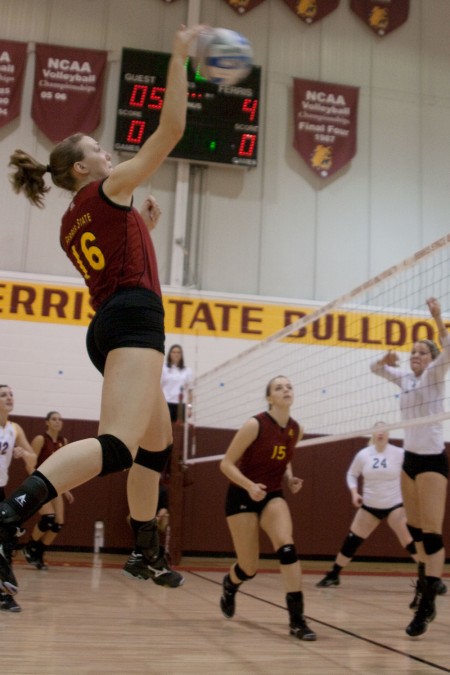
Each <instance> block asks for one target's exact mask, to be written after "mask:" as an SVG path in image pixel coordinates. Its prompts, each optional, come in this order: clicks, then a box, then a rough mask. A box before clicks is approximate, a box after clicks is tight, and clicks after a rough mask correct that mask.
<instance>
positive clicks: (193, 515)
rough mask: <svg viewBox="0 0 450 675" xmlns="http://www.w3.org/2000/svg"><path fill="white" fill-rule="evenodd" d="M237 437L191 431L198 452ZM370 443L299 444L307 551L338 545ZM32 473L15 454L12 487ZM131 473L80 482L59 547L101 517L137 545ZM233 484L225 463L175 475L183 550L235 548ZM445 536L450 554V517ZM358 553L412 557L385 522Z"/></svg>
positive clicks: (80, 431)
mask: <svg viewBox="0 0 450 675" xmlns="http://www.w3.org/2000/svg"><path fill="white" fill-rule="evenodd" d="M12 419H13V420H14V421H16V422H18V423H19V424H21V425H22V427H23V429H24V431H25V433H26V434H27V437H28V438H29V439H30V440H31V439H32V438H33V437H34V436H35V435H36V434H38V433H42V432H43V427H44V425H43V422H42V420H41V419H40V418H39V419H36V418H31V417H19V416H14V417H12ZM174 432H175V433H174V438H175V443H176V446H177V447H176V451H177V452H178V453H180V455H179V456H180V457H181V448H180V445H181V443H182V438H183V433H182V426H179V425H178V426H177V425H175V427H174ZM64 435H65V436H66V437H67V438H68V439H69V440H70V441H74V440H77V439H81V438H87V437H90V436H96V435H97V423H96V422H90V421H88V422H86V421H81V420H66V421H65V423H64ZM233 435H234V431H230V430H227V429H200V428H197V429H196V430H195V434H194V433H192V429H191V434H190V437H191V439H193V440H195V444H194V446H195V457H197V458H201V457H208V456H211V455H219V456H220V455H223V454H224V453H225V451H226V448H227V446H228V444H229V442H230V440H231V438H232V437H233ZM394 442H395V441H394ZM366 443H367V441H366V440H365V439H352V440H346V441H341V442H339V443H330V444H328V443H325V444H323V445H316V446H310V447H305V448H300V449H297V451H296V453H295V456H294V460H293V468H294V474H295V475H296V476H299V477H301V478H303V480H304V484H303V488H302V490H301V491H300V492H299V493H298V494H297V495H291V494H290V493H288V492H287V491H286V492H285V494H286V497H287V500H288V503H289V506H290V508H291V513H292V517H293V522H294V540H295V543H296V547H297V550H298V552H299V554H300V556H305V557H308V556H309V557H318V558H319V557H323V558H326V557H334V556H335V555H336V553H337V552H338V551H339V549H340V546H341V544H342V541H343V539H344V537H345V536H346V534H347V533H348V530H349V526H350V523H351V520H352V518H353V514H354V512H355V510H354V508H353V506H352V504H351V501H350V492H349V490H348V488H347V485H346V482H345V474H346V471H347V469H348V467H349V465H350V462H351V460H352V459H353V457H354V455H355V453H356V452H357V451H358V450H360V449H361V448H362V447H364V445H365V444H366ZM447 452H448V448H447ZM177 457H178V455H177ZM176 461H178V460H176ZM25 475H26V474H25V470H24V468H23V463H22V461H21V460H14V461H13V462H12V464H11V470H10V481H9V485H8V486H7V492H9V491H10V490H11V489H12V488H13V487H15V486H16V485H18V484H19V482H20V481H21V480H22V479H23V478H24V477H25ZM126 477H127V474H126V473H125V472H122V473H119V474H113V475H111V476H105V477H103V478H94V479H93V480H92V481H89V482H88V483H86V484H85V485H81V486H80V487H77V488H75V489H74V490H73V494H74V496H75V502H74V504H72V505H67V508H66V526H65V527H64V529H63V530H62V531H61V533H60V535H59V536H58V538H57V540H56V541H55V546H58V547H59V546H60V547H65V548H75V549H76V548H81V549H84V548H90V547H92V546H93V537H94V523H95V521H96V520H102V521H103V522H104V523H105V548H106V549H107V550H125V549H127V550H128V549H130V547H131V546H132V535H131V531H130V529H129V526H128V524H127V522H126V516H127V514H128V507H127V501H126ZM227 485H228V481H227V479H226V478H225V476H224V475H223V474H222V473H221V472H220V469H219V461H208V462H202V463H198V464H195V465H189V466H188V468H187V470H185V471H184V472H183V480H180V476H177V479H176V480H174V481H173V485H170V481H169V496H170V500H171V502H172V504H173V506H174V507H175V506H176V505H177V506H178V504H177V502H178V503H179V506H180V508H182V520H181V522H180V526H179V528H178V529H177V527H176V524H175V523H173V525H174V529H175V532H173V534H176V535H177V537H178V538H179V537H181V545H180V546H178V547H177V549H178V551H179V552H180V553H198V554H200V555H201V554H213V555H226V554H232V551H233V546H232V542H231V537H230V535H229V532H228V529H227V524H226V520H225V515H224V502H225V493H226V489H227ZM174 489H175V490H176V494H175V493H174ZM180 492H181V493H182V494H180ZM449 511H450V491H449V493H448V495H447V513H449ZM174 515H175V514H174ZM35 522H36V516H35V517H34V518H32V519H30V521H28V523H27V524H26V527H27V529H28V531H31V529H32V526H33V525H34V523H35ZM24 539H26V535H25V537H24ZM444 541H446V544H447V552H448V553H449V552H450V519H449V518H447V519H446V522H445V526H444ZM261 552H262V553H263V554H272V553H273V550H272V547H271V544H270V542H269V541H268V539H267V537H266V536H265V535H264V534H262V535H261ZM358 555H361V556H367V557H374V558H378V557H379V558H403V557H404V558H408V557H409V556H408V554H407V552H406V551H404V549H402V547H401V545H400V544H399V542H398V541H397V538H396V536H395V535H394V534H393V533H392V532H391V531H390V530H389V528H388V526H387V525H386V523H385V522H383V523H382V524H381V526H380V527H379V528H378V529H377V531H376V532H375V533H374V534H373V535H372V536H371V537H370V538H369V539H368V541H367V542H365V543H364V544H363V545H362V546H361V548H360V549H359V551H358Z"/></svg>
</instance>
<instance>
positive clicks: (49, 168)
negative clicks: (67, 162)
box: [45, 164, 52, 173]
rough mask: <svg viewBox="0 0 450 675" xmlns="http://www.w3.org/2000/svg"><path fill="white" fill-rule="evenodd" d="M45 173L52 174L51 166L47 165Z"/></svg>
mask: <svg viewBox="0 0 450 675" xmlns="http://www.w3.org/2000/svg"><path fill="white" fill-rule="evenodd" d="M45 171H48V173H51V172H52V167H51V166H50V164H47V166H46V167H45Z"/></svg>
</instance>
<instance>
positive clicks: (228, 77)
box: [193, 28, 253, 86]
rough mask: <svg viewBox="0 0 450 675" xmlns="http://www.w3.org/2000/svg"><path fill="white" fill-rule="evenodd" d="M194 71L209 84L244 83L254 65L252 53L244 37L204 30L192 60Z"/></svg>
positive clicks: (223, 31)
mask: <svg viewBox="0 0 450 675" xmlns="http://www.w3.org/2000/svg"><path fill="white" fill-rule="evenodd" d="M193 66H194V69H195V70H196V72H197V73H198V74H199V75H200V76H201V77H204V78H205V79H206V80H208V82H213V83H214V84H217V85H228V86H232V85H235V84H238V83H239V82H241V80H244V79H245V78H246V77H247V76H248V75H249V74H250V72H251V70H252V66H253V50H252V46H251V44H250V42H249V41H248V40H247V38H246V37H244V36H243V35H241V34H240V33H237V32H236V31H234V30H228V29H227V28H211V29H210V30H207V31H203V32H202V33H201V34H200V36H199V38H198V40H197V49H196V55H195V56H194V58H193Z"/></svg>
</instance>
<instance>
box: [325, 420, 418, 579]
mask: <svg viewBox="0 0 450 675" xmlns="http://www.w3.org/2000/svg"><path fill="white" fill-rule="evenodd" d="M381 426H384V423H383V422H377V423H376V425H375V430H374V433H373V436H372V440H371V444H370V445H368V446H367V447H366V448H363V449H362V450H360V451H359V452H358V453H357V454H356V455H355V457H354V458H353V461H352V463H351V464H350V467H349V469H348V471H347V485H348V488H349V490H350V493H351V497H352V504H353V506H355V507H356V508H357V509H358V510H357V512H356V514H355V517H354V518H353V521H352V524H351V525H350V531H349V533H348V535H347V537H346V538H345V539H344V541H343V543H342V547H341V550H340V552H339V553H338V555H337V556H336V559H335V562H334V565H333V568H332V569H331V570H330V571H329V572H328V573H327V574H326V575H325V577H324V578H323V579H321V580H320V581H319V582H318V584H316V585H317V586H318V587H319V588H328V587H329V586H339V584H340V578H339V575H340V572H341V570H342V568H343V567H346V565H348V564H349V563H350V561H351V560H352V558H353V556H354V555H355V553H356V551H357V549H358V548H359V547H360V546H361V544H362V543H363V542H364V541H365V540H366V539H367V538H368V537H370V535H371V534H372V532H374V531H375V530H376V529H377V527H378V526H379V525H380V523H381V521H382V520H384V519H385V518H386V519H387V524H388V525H389V527H390V528H391V530H392V531H393V532H395V534H396V535H397V539H398V540H399V542H400V544H401V545H402V546H403V547H404V548H406V550H407V551H408V552H409V553H410V555H411V556H412V557H413V558H414V560H415V561H416V562H418V558H417V555H416V547H415V544H414V541H413V538H412V536H411V534H410V533H409V531H408V527H407V525H406V514H405V509H404V508H403V499H402V493H401V488H400V474H401V469H402V464H403V454H404V453H403V448H399V447H398V446H396V445H392V444H391V443H389V434H388V432H387V431H386V430H385V429H378V430H377V427H381ZM360 477H362V479H363V484H362V488H363V489H362V495H361V494H360V492H359V490H358V481H359V479H360Z"/></svg>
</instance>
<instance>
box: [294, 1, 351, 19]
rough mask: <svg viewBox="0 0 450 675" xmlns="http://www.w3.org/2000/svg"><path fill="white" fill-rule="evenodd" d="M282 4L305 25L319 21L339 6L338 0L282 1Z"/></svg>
mask: <svg viewBox="0 0 450 675" xmlns="http://www.w3.org/2000/svg"><path fill="white" fill-rule="evenodd" d="M284 2H285V3H286V5H287V6H288V7H290V8H291V9H292V11H293V12H294V14H296V15H297V16H298V18H299V19H301V20H302V21H304V22H305V23H307V24H312V23H315V22H316V21H320V19H323V17H324V16H326V15H327V14H330V12H333V11H334V10H335V9H336V7H337V6H338V5H339V0H284Z"/></svg>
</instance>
